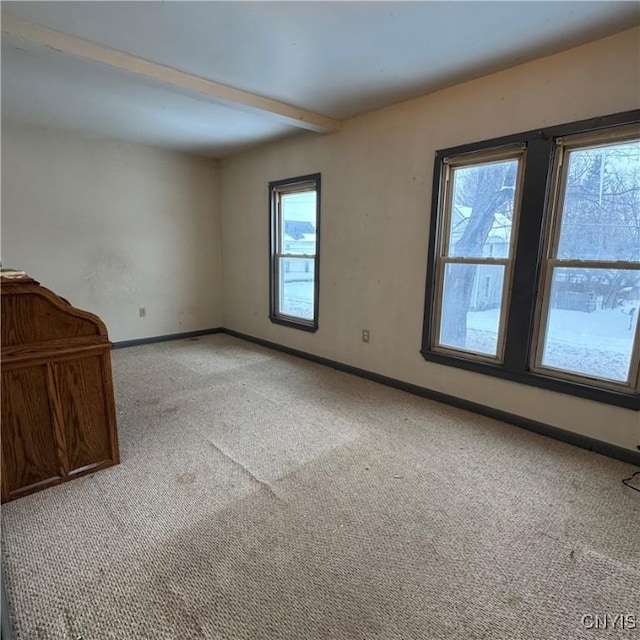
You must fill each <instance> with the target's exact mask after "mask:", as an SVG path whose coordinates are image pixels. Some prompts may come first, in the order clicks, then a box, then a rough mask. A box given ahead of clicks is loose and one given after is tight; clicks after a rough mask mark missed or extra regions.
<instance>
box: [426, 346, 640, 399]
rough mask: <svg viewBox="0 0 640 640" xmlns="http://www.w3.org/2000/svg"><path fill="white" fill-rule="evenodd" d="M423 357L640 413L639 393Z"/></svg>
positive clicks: (446, 357) (453, 358) (446, 356)
mask: <svg viewBox="0 0 640 640" xmlns="http://www.w3.org/2000/svg"><path fill="white" fill-rule="evenodd" d="M421 353H422V357H423V358H424V359H425V360H428V361H430V362H436V363H438V364H444V365H446V366H449V367H457V368H458V369H465V370H466V371H473V372H475V373H482V374H484V375H489V376H493V377H495V378H502V379H504V380H511V381H512V382H519V383H521V384H526V385H529V386H533V387H539V388H541V389H548V390H550V391H556V392H558V393H565V394H569V395H572V396H578V397H580V398H587V399H588V400H594V401H595V402H603V403H605V404H611V405H615V406H618V407H623V408H625V409H631V410H633V411H640V394H638V393H624V392H622V391H615V390H613V389H604V388H602V387H594V386H591V385H588V384H583V383H579V382H571V381H568V380H561V379H559V378H551V377H549V376H545V375H542V374H540V373H534V372H532V371H511V370H509V369H505V368H504V367H503V366H502V365H497V364H491V363H488V362H481V361H475V360H468V359H466V358H459V357H456V356H452V355H449V354H444V353H437V352H435V351H425V350H422V351H421Z"/></svg>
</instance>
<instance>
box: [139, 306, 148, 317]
mask: <svg viewBox="0 0 640 640" xmlns="http://www.w3.org/2000/svg"><path fill="white" fill-rule="evenodd" d="M146 315H147V310H146V308H145V307H140V317H141V318H145V317H146Z"/></svg>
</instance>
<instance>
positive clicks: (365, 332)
mask: <svg viewBox="0 0 640 640" xmlns="http://www.w3.org/2000/svg"><path fill="white" fill-rule="evenodd" d="M362 342H369V329H363V330H362Z"/></svg>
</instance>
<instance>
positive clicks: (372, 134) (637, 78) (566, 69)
mask: <svg viewBox="0 0 640 640" xmlns="http://www.w3.org/2000/svg"><path fill="white" fill-rule="evenodd" d="M639 34H640V32H639V31H638V30H633V31H628V32H625V33H622V34H619V35H617V36H614V37H612V38H608V39H605V40H601V41H598V42H595V43H592V44H589V45H587V46H583V47H580V48H577V49H573V50H570V51H568V52H565V53H562V54H560V55H556V56H553V57H549V58H545V59H542V60H538V61H536V62H533V63H529V64H526V65H523V66H520V67H517V68H514V69H510V70H508V71H505V72H501V73H497V74H494V75H491V76H488V77H485V78H482V79H479V80H475V81H473V82H468V83H466V84H462V85H458V86H456V87H453V88H450V89H447V90H444V91H440V92H438V93H435V94H432V95H430V96H427V97H425V98H421V99H418V100H412V101H410V102H406V103H403V104H400V105H396V106H394V107H391V108H388V109H385V110H382V111H379V112H376V113H372V114H368V115H365V116H362V117H359V118H355V119H353V120H351V121H349V122H348V123H346V124H345V126H344V128H343V130H342V131H340V132H338V133H336V134H332V135H330V136H314V135H311V134H309V135H303V136H299V137H296V138H294V139H290V140H286V141H283V142H279V143H273V144H270V145H267V146H264V147H261V148H259V149H257V150H254V151H250V152H247V153H244V154H241V155H238V156H235V157H232V158H229V159H226V160H224V161H223V163H222V173H221V188H222V196H221V197H222V200H221V202H222V212H223V217H222V238H223V248H224V251H223V253H224V256H223V257H224V283H223V303H224V324H225V326H226V327H228V328H231V329H235V330H237V331H241V332H244V333H247V334H250V335H253V336H257V337H260V338H263V339H267V340H271V341H273V342H277V343H280V344H283V345H288V346H290V347H294V348H296V349H301V350H303V351H306V352H309V353H313V354H317V355H321V356H324V357H327V358H331V359H333V360H337V361H340V362H343V363H347V364H349V365H352V366H356V367H361V368H363V369H367V370H369V371H374V372H377V373H381V374H383V375H387V376H391V377H394V378H397V379H399V380H403V381H406V382H410V383H414V384H417V385H421V386H424V387H428V388H430V389H435V390H437V391H441V392H444V393H448V394H452V395H455V396H458V397H460V398H465V399H468V400H471V401H474V402H478V403H482V404H486V405H490V406H492V407H496V408H499V409H502V410H504V411H508V412H511V413H514V414H518V415H521V416H525V417H527V418H531V419H533V420H539V421H542V422H545V423H548V424H551V425H555V426H557V427H560V428H563V429H567V430H570V431H575V432H577V433H582V434H585V435H587V436H591V437H594V438H599V439H601V440H605V441H608V442H611V443H614V444H617V445H620V446H623V447H627V448H635V447H636V445H638V444H639V443H640V415H639V414H638V413H637V412H633V411H628V410H624V409H620V408H617V407H612V406H608V405H604V404H599V403H595V402H591V401H587V400H581V399H577V398H574V397H571V396H567V395H563V394H557V393H553V392H550V391H545V390H541V389H536V388H533V387H527V386H522V385H519V384H516V383H511V382H507V381H504V380H498V379H494V378H491V377H487V376H482V375H479V374H474V373H471V372H465V371H462V370H459V369H453V368H449V367H444V366H440V365H437V364H434V363H428V362H426V361H425V360H424V359H423V358H422V356H421V355H420V347H421V333H422V314H423V305H424V286H425V277H426V262H427V242H428V229H429V216H430V201H431V180H432V174H433V157H434V152H435V151H436V150H437V149H441V148H446V147H451V146H454V145H458V144H463V143H469V142H474V141H478V140H483V139H487V138H492V137H495V136H499V135H506V134H510V133H516V132H519V131H525V130H528V129H533V128H536V127H542V126H546V125H553V124H561V123H563V122H571V121H574V120H580V119H584V118H589V117H593V116H599V115H605V114H609V113H614V112H618V111H625V110H629V109H634V108H638V106H640V105H639V102H640V68H639V58H638V53H639V47H638V42H639V37H640V35H639ZM317 171H320V172H322V225H321V232H322V247H321V267H320V269H321V275H320V277H321V280H320V308H319V324H320V328H319V330H318V332H317V333H315V334H311V333H306V332H302V331H297V330H294V329H289V328H286V327H282V326H278V325H275V324H272V323H271V322H270V321H269V319H268V308H269V303H268V291H269V285H268V221H269V216H268V210H267V183H268V182H269V181H270V180H276V179H282V178H289V177H292V176H296V175H302V174H307V173H314V172H317ZM363 328H367V329H369V330H370V331H371V343H370V344H363V343H362V342H361V340H360V336H361V330H362V329H363Z"/></svg>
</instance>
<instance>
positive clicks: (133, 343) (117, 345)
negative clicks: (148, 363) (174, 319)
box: [111, 327, 224, 349]
mask: <svg viewBox="0 0 640 640" xmlns="http://www.w3.org/2000/svg"><path fill="white" fill-rule="evenodd" d="M223 331H224V329H223V328H222V327H215V328H213V329H198V330H197V331H185V332H184V333H169V334H167V335H164V336H152V337H150V338H137V339H135V340H122V341H120V342H114V343H113V345H112V347H111V348H112V349H123V348H125V347H138V346H140V345H141V344H152V343H154V342H168V341H169V340H184V339H185V338H197V337H199V336H209V335H211V334H213V333H222V332H223Z"/></svg>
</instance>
